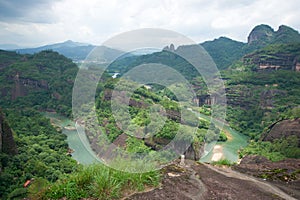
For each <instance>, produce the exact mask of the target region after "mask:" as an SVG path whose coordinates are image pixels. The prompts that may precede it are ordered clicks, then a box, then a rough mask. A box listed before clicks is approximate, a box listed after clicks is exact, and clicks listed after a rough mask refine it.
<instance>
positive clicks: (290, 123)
mask: <svg viewBox="0 0 300 200" xmlns="http://www.w3.org/2000/svg"><path fill="white" fill-rule="evenodd" d="M269 130H270V131H269V132H267V133H265V134H263V135H262V140H263V141H270V142H273V141H274V140H275V139H281V138H287V137H289V136H297V137H298V145H299V144H300V118H298V119H294V120H282V121H279V122H276V123H274V124H272V125H271V126H270V127H269Z"/></svg>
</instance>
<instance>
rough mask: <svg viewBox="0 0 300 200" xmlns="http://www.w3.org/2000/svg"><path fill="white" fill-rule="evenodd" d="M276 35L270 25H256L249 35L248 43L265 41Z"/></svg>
mask: <svg viewBox="0 0 300 200" xmlns="http://www.w3.org/2000/svg"><path fill="white" fill-rule="evenodd" d="M273 35H274V30H273V29H272V28H271V27H270V26H268V25H259V26H256V27H255V28H254V29H253V30H252V31H251V32H250V34H249V36H248V44H254V43H259V42H262V43H265V42H267V41H270V40H271V39H272V37H273Z"/></svg>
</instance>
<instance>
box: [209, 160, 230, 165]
mask: <svg viewBox="0 0 300 200" xmlns="http://www.w3.org/2000/svg"><path fill="white" fill-rule="evenodd" d="M211 164H212V165H217V166H224V165H225V166H232V165H233V163H232V162H231V161H230V160H227V159H221V160H218V161H214V162H212V163H211Z"/></svg>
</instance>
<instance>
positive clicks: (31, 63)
mask: <svg viewBox="0 0 300 200" xmlns="http://www.w3.org/2000/svg"><path fill="white" fill-rule="evenodd" d="M0 57H2V58H5V59H1V60H0V66H1V68H0V72H1V73H0V83H1V84H0V97H1V99H0V105H1V106H2V107H35V108H36V109H42V110H45V109H55V110H57V111H59V112H62V113H64V114H66V115H69V114H70V112H71V94H72V87H73V82H74V80H75V76H76V73H77V70H78V68H77V66H76V65H75V64H74V63H72V61H71V60H70V59H67V58H66V57H64V56H62V55H60V54H58V53H57V52H53V51H42V52H40V53H37V54H34V55H21V54H16V53H13V52H7V51H1V52H0Z"/></svg>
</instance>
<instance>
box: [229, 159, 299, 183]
mask: <svg viewBox="0 0 300 200" xmlns="http://www.w3.org/2000/svg"><path fill="white" fill-rule="evenodd" d="M299 167H300V160H299V159H285V160H281V161H277V162H271V161H270V160H268V159H266V158H265V157H262V156H256V155H248V156H245V157H244V158H243V159H242V161H241V163H240V164H239V165H236V166H234V169H236V170H238V171H240V172H242V173H246V174H249V175H252V176H256V177H260V178H262V177H264V178H266V179H268V180H278V181H284V182H290V181H296V180H298V181H299V178H300V177H299V175H297V172H296V171H297V170H298V169H299ZM298 174H299V173H298Z"/></svg>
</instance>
